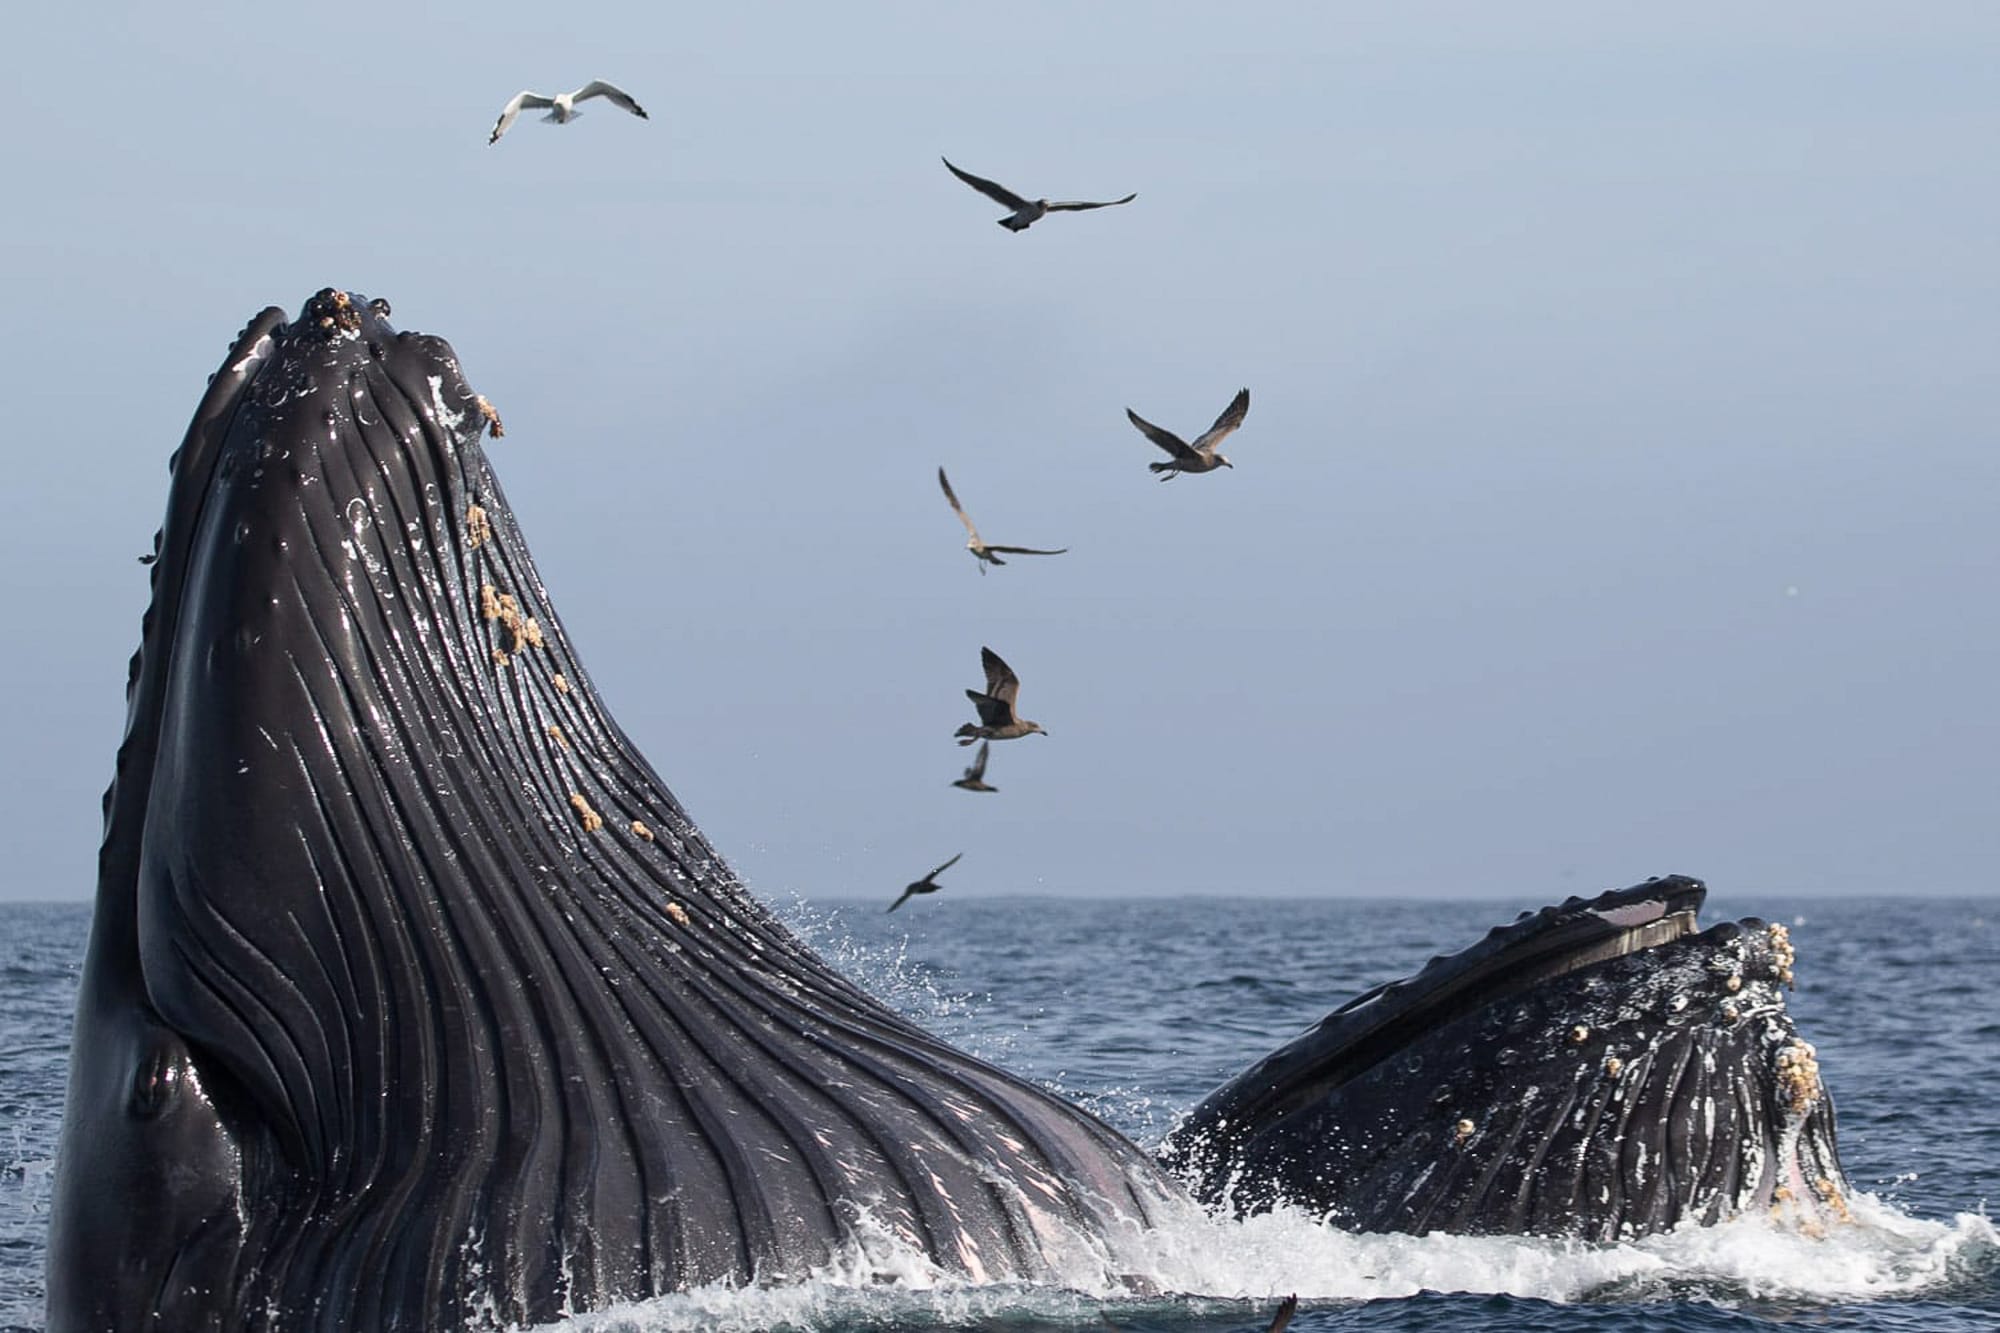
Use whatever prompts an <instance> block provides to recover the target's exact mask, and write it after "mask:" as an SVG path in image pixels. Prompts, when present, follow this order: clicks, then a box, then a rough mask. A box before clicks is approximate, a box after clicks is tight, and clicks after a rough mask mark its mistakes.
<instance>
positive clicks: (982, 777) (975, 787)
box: [951, 741, 1000, 791]
mask: <svg viewBox="0 0 2000 1333" xmlns="http://www.w3.org/2000/svg"><path fill="white" fill-rule="evenodd" d="M991 748H992V742H991V741H981V742H979V753H978V754H976V755H974V756H973V757H972V767H970V768H968V769H966V770H965V776H964V777H962V778H960V779H959V780H958V781H956V782H954V783H952V784H951V785H952V786H954V787H963V788H965V789H966V790H967V791H999V790H1000V789H999V788H998V787H989V786H987V785H986V752H987V751H988V750H989V749H991Z"/></svg>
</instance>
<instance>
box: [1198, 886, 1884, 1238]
mask: <svg viewBox="0 0 2000 1333" xmlns="http://www.w3.org/2000/svg"><path fill="white" fill-rule="evenodd" d="M1704 894H1705V889H1704V887H1703V886H1702V885H1701V883H1700V882H1699V881H1697V880H1693V879H1688V878H1685V877H1682V876H1668V877H1666V878H1663V879H1656V880H1650V881H1648V882H1646V883H1645V884H1641V885H1637V886H1635V887H1633V888H1630V889H1624V890H1618V891H1614V892H1611V893H1606V894H1603V895H1600V896H1599V897H1597V898H1593V899H1588V900H1586V899H1578V898H1572V899H1570V900H1569V901H1567V902H1565V903H1563V904H1561V905H1559V906H1555V907H1549V908H1544V909H1542V910H1541V911H1540V912H1535V913H1524V914H1522V916H1521V918H1520V919H1519V920H1517V921H1515V922H1514V923H1512V924H1511V925H1507V926H1501V927H1497V928H1495V929H1494V930H1493V931H1491V932H1489V933H1488V935H1487V936H1486V937H1485V938H1484V939H1483V940H1481V941H1480V942H1479V943H1477V944H1475V945H1473V946H1471V947H1470V948H1467V949H1465V950H1462V951H1461V952H1459V953H1455V954H1450V955H1445V956H1442V957H1439V958H1434V959H1432V960H1431V962H1430V963H1429V964H1428V965H1427V966H1426V967H1424V968H1423V969H1422V970H1421V971H1419V972H1417V973H1416V974H1415V975H1413V976H1411V977H1409V978H1407V979H1405V980H1402V981H1397V982H1392V983H1390V984H1388V985H1386V986H1381V987H1377V988H1376V989H1375V990H1373V991H1370V992H1368V993H1367V994H1365V995H1362V996H1360V997H1358V998H1356V999H1355V1000H1353V1001H1350V1002H1349V1003H1347V1004H1346V1005H1343V1006H1342V1007H1341V1008H1339V1009H1337V1010H1335V1011H1334V1012H1333V1013H1332V1014H1329V1015H1328V1016H1327V1017H1326V1018H1325V1019H1324V1020H1322V1021H1321V1022H1320V1023H1319V1024H1318V1025H1317V1026H1315V1027H1314V1028H1312V1029H1310V1030H1309V1031H1307V1032H1305V1033H1303V1034H1301V1035H1300V1036H1299V1037H1298V1038H1296V1039H1295V1040H1294V1041H1292V1042H1290V1043H1289V1044H1287V1045H1286V1046H1284V1047H1283V1048H1281V1049H1280V1050H1278V1051H1276V1052H1274V1053H1273V1054H1271V1055H1270V1056H1267V1057H1266V1058H1264V1059H1263V1060H1261V1061H1259V1062H1258V1063H1256V1064H1254V1065H1252V1066H1251V1067H1250V1068H1249V1069H1247V1070H1245V1071H1244V1072H1243V1073H1242V1074H1240V1075H1238V1076H1237V1077H1236V1078H1235V1079H1232V1080H1231V1081H1230V1082H1229V1083H1227V1084H1225V1085H1224V1086H1223V1087H1222V1088H1219V1089H1217V1090H1216V1091H1215V1092H1214V1093H1212V1094H1211V1095H1210V1096H1209V1097H1208V1098H1207V1099H1206V1100H1205V1101H1204V1102H1203V1103H1202V1104H1201V1105H1200V1106H1198V1107H1196V1108H1195V1109H1194V1110H1193V1111H1191V1112H1190V1113H1189V1115H1188V1116H1187V1117H1186V1118H1185V1119H1184V1120H1183V1121H1182V1122H1181V1124H1179V1125H1178V1126H1176V1128H1175V1129H1174V1131H1173V1133H1172V1134H1171V1135H1170V1136H1169V1139H1168V1141H1167V1144H1166V1145H1165V1147H1164V1150H1163V1155H1164V1156H1165V1157H1166V1158H1167V1160H1169V1161H1170V1162H1171V1163H1172V1164H1174V1165H1175V1166H1176V1167H1177V1168H1178V1169H1179V1170H1180V1171H1181V1172H1182V1174H1183V1176H1184V1178H1186V1179H1187V1180H1188V1181H1189V1183H1190V1185H1191V1186H1192V1188H1193V1189H1194V1191H1195V1193H1196V1195H1197V1197H1199V1198H1201V1199H1203V1200H1204V1201H1206V1202H1209V1203H1211V1204H1217V1205H1222V1206H1226V1207H1230V1208H1233V1209H1236V1210H1239V1211H1258V1210H1261V1209H1264V1208H1268V1207H1271V1206H1273V1205H1275V1204H1278V1203H1289V1204H1294V1205H1298V1206H1302V1207H1306V1208H1309V1209H1312V1210H1314V1211H1319V1212H1327V1213H1331V1214H1332V1215H1333V1216H1334V1217H1335V1218H1336V1219H1338V1220H1340V1221H1341V1222H1342V1223H1343V1224H1345V1225H1350V1226H1354V1227H1357V1228H1359V1229H1364V1230H1398V1231H1413V1232H1419V1233H1421V1232H1425V1231H1431V1230H1446V1231H1454V1232H1505V1233H1535V1234H1556V1235H1576V1236H1585V1237H1589V1238H1594V1239H1605V1240H1609V1239H1618V1238H1629V1237H1631V1236H1636V1235H1643V1234H1648V1233H1651V1232H1655V1231H1662V1230H1668V1229H1671V1228H1672V1227H1674V1226H1677V1225H1680V1224H1681V1223H1682V1222H1684V1221H1715V1220H1718V1219H1720V1218H1722V1217H1725V1216H1729V1215H1733V1214H1735V1213H1738V1212H1743V1211H1750V1210H1755V1209H1760V1208H1773V1207H1776V1208H1779V1209H1780V1210H1781V1211H1785V1212H1787V1213H1788V1215H1791V1216H1793V1217H1794V1218H1795V1220H1797V1221H1799V1222H1801V1223H1802V1224H1804V1225H1806V1226H1808V1227H1814V1226H1820V1225H1824V1224H1825V1223H1827V1222H1829V1221H1834V1220H1838V1219H1841V1218H1844V1217H1845V1216H1846V1203H1845V1195H1846V1191H1847V1186H1846V1183H1845V1180H1844V1178H1843V1177H1842V1175H1841V1171H1840V1166H1839V1160H1838V1155H1837V1150H1836V1146H1835V1140H1834V1123H1833V1105H1832V1100H1831V1098H1830V1096H1829V1095H1828V1094H1827V1092H1826V1089H1825V1087H1824V1085H1823V1084H1822V1083H1820V1081H1819V1077H1818V1065H1817V1061H1816V1060H1815V1059H1814V1058H1813V1051H1812V1048H1811V1047H1810V1046H1809V1045H1808V1044H1806V1043H1804V1042H1803V1041H1801V1040H1799V1038H1798V1036H1797V1033H1796V1031H1795V1030H1794V1029H1793V1027H1792V1024H1791V1021H1790V1017H1789V1015H1788V1014H1787V1013H1786V1012H1785V1005H1784V991H1785V989H1786V988H1787V987H1788V986H1789V984H1790V982H1791V979H1792V963H1793V955H1792V949H1791V945H1790V941H1789V937H1788V935H1787V933H1786V931H1785V929H1784V927H1782V926H1766V925H1764V924H1763V923H1761V922H1757V921H1754V920H1752V921H1746V922H1741V923H1725V924H1722V925H1718V926H1715V927H1712V928H1711V929H1709V930H1706V931H1701V930H1699V928H1698V926H1697V921H1696V916H1697V913H1698V911H1699V908H1700V906H1701V903H1702V899H1703V897H1704Z"/></svg>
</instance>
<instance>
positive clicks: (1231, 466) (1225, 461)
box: [1215, 454, 1236, 472]
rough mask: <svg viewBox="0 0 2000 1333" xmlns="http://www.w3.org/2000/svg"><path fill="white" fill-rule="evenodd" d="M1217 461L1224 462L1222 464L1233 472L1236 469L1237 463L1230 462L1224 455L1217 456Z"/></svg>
mask: <svg viewBox="0 0 2000 1333" xmlns="http://www.w3.org/2000/svg"><path fill="white" fill-rule="evenodd" d="M1215 461H1216V462H1218V463H1220V464H1222V466H1224V467H1226V468H1228V469H1229V470H1230V471H1231V472H1234V471H1235V470H1236V464H1234V463H1232V462H1230V461H1229V460H1228V459H1226V458H1224V457H1222V456H1221V455H1219V454H1218V455H1217V456H1216V460H1215Z"/></svg>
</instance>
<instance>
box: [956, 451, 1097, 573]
mask: <svg viewBox="0 0 2000 1333" xmlns="http://www.w3.org/2000/svg"><path fill="white" fill-rule="evenodd" d="M938 485H940V486H942V487H944V498H945V499H947V500H949V501H951V512H952V513H954V514H957V515H958V521H959V522H961V523H963V524H965V533H966V542H965V549H966V550H968V551H970V552H972V558H973V559H975V560H977V561H978V562H979V572H980V573H982V574H984V573H985V572H986V567H987V566H988V565H1004V564H1006V563H1007V562H1006V561H1005V560H1002V559H1001V558H1000V556H1001V554H1002V553H1005V554H1007V555H1061V554H1062V553H1063V552H1065V551H1067V550H1069V547H1067V546H1063V547H1058V548H1057V549H1055V550H1053V551H1044V550H1040V549H1038V548H1036V547H1033V546H989V545H987V544H986V543H985V542H984V541H981V540H980V537H979V529H978V528H975V527H973V526H972V520H971V519H970V518H968V517H967V516H966V513H965V506H964V505H962V504H960V503H959V502H958V497H957V496H956V495H953V494H952V493H951V481H950V479H949V478H947V477H946V476H945V475H944V469H943V468H939V469H938Z"/></svg>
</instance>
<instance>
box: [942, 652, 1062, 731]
mask: <svg viewBox="0 0 2000 1333" xmlns="http://www.w3.org/2000/svg"><path fill="white" fill-rule="evenodd" d="M979 660H980V661H981V662H982V663H983V664H985V667H986V693H984V694H981V693H980V692H979V691H978V690H967V691H966V692H965V697H966V698H968V699H970V700H972V706H973V707H974V708H977V709H978V710H979V724H978V725H977V726H974V725H973V724H972V723H970V722H968V723H966V724H965V725H964V726H962V727H960V728H959V729H958V730H957V731H955V732H953V733H952V735H954V736H958V737H961V738H962V739H961V740H960V741H959V742H958V743H959V744H960V745H970V744H972V742H974V741H976V740H979V739H981V738H984V739H986V740H990V741H1011V740H1018V739H1019V738H1021V737H1022V736H1026V735H1027V734H1029V733H1030V732H1041V734H1042V735H1044V736H1046V735H1048V734H1049V733H1048V732H1046V731H1042V724H1041V723H1039V722H1029V721H1027V720H1025V719H1024V718H1022V716H1021V715H1020V714H1019V713H1017V712H1015V711H1014V697H1015V696H1016V695H1018V694H1019V693H1020V692H1021V678H1020V677H1019V676H1016V675H1015V674H1014V669H1013V668H1012V667H1010V666H1008V665H1007V664H1006V663H1005V662H1003V661H1001V660H1000V654H998V653H996V652H994V651H993V650H992V649H991V648H981V649H980V650H979Z"/></svg>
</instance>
